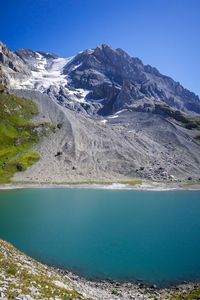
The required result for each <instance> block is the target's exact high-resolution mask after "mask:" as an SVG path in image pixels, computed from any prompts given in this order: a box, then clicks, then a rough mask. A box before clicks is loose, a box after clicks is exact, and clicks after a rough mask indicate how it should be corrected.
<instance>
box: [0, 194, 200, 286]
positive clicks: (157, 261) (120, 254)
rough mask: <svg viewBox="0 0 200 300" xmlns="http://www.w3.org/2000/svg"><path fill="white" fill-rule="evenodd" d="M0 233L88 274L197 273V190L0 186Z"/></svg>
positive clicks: (183, 276)
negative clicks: (18, 188) (163, 190)
mask: <svg viewBox="0 0 200 300" xmlns="http://www.w3.org/2000/svg"><path fill="white" fill-rule="evenodd" d="M0 237H1V238H2V239H5V240H7V241H9V242H11V243H12V244H14V245H15V246H16V247H17V248H19V249H20V250H22V251H23V252H25V253H27V254H28V255H30V256H32V257H34V258H36V259H39V260H41V261H43V262H46V263H48V264H52V265H56V266H61V267H64V268H67V269H69V270H72V271H74V272H76V273H78V274H80V275H82V276H85V277H87V278H95V279H102V278H111V279H117V280H122V281H123V280H126V281H135V280H137V279H142V280H144V281H146V282H148V283H157V284H159V285H169V284H171V283H177V282H180V281H182V280H196V279H199V278H200V191H169V192H153V191H125V190H94V189H27V190H26V189H25V190H9V191H0Z"/></svg>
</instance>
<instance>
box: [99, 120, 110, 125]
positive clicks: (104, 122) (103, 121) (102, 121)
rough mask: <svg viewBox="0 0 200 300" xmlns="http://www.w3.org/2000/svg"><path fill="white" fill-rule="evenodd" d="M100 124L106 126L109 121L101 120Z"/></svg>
mask: <svg viewBox="0 0 200 300" xmlns="http://www.w3.org/2000/svg"><path fill="white" fill-rule="evenodd" d="M100 122H101V123H103V124H106V122H108V121H107V120H101V121H100Z"/></svg>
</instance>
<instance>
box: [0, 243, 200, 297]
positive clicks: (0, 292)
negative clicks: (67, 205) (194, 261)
mask: <svg viewBox="0 0 200 300" xmlns="http://www.w3.org/2000/svg"><path fill="white" fill-rule="evenodd" d="M199 294H200V285H199V284H197V283H194V284H186V283H185V284H182V285H180V286H177V287H174V288H171V289H161V290H158V289H156V286H152V287H145V286H144V285H143V284H142V283H139V284H131V283H118V282H112V283H109V282H90V281H86V280H85V279H82V278H80V277H78V276H76V275H74V274H72V273H70V272H66V271H63V270H58V269H53V268H51V267H48V266H46V265H44V264H41V263H39V262H37V261H35V260H34V259H32V258H30V257H28V256H27V255H25V254H23V253H22V252H20V251H18V250H17V249H15V248H14V247H13V246H12V245H10V244H9V243H7V242H5V241H3V240H0V299H2V300H8V299H16V300H34V299H52V300H53V299H57V300H59V299H63V300H64V299H66V300H67V299H68V300H70V299H76V300H78V299H97V300H114V299H124V300H125V299H126V300H129V299H149V298H152V299H171V298H172V297H174V298H176V299H185V298H184V297H187V299H198V297H199Z"/></svg>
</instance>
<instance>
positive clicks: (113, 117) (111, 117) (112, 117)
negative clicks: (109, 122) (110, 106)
mask: <svg viewBox="0 0 200 300" xmlns="http://www.w3.org/2000/svg"><path fill="white" fill-rule="evenodd" d="M118 117H119V116H116V115H114V116H110V117H108V118H109V119H115V118H118Z"/></svg>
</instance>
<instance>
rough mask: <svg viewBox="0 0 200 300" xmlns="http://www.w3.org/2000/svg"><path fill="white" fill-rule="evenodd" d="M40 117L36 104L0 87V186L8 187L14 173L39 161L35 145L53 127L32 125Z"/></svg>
mask: <svg viewBox="0 0 200 300" xmlns="http://www.w3.org/2000/svg"><path fill="white" fill-rule="evenodd" d="M37 114H38V109H37V106H36V104H35V103H34V102H33V101H32V100H29V99H25V98H21V97H17V96H15V95H12V94H10V93H9V91H8V90H7V89H6V88H4V87H3V86H0V183H7V182H9V181H10V178H11V177H12V176H13V174H14V173H15V172H17V171H18V172H21V171H24V170H26V169H27V167H29V166H31V165H32V164H34V163H35V162H37V161H38V160H39V154H38V153H36V152H35V151H34V150H33V149H34V145H35V144H36V143H38V142H39V138H40V136H41V135H44V134H45V133H46V132H47V131H48V130H49V129H52V128H51V126H50V125H49V124H47V123H44V124H37V125H36V124H34V123H31V119H33V118H34V117H35V116H36V115H37Z"/></svg>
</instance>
